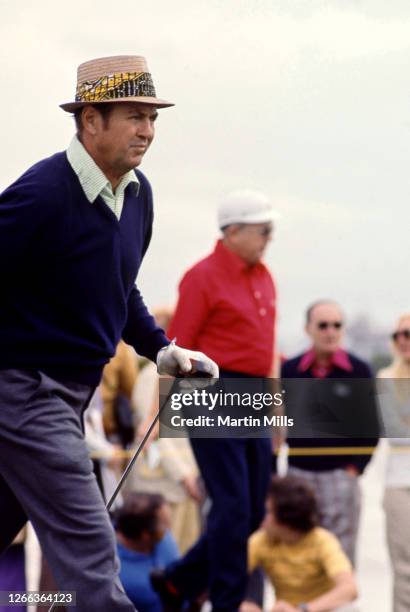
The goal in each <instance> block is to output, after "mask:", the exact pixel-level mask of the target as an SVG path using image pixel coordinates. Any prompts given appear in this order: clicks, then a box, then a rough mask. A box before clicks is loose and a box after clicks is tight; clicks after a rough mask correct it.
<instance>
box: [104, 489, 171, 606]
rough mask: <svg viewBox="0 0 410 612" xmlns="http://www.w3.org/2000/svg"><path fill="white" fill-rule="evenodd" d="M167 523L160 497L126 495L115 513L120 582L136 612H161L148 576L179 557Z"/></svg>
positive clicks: (166, 515) (162, 499) (167, 517)
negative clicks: (153, 570)
mask: <svg viewBox="0 0 410 612" xmlns="http://www.w3.org/2000/svg"><path fill="white" fill-rule="evenodd" d="M169 522H170V519H169V511H168V508H167V505H166V503H165V501H164V498H163V497H162V495H153V494H148V493H129V494H128V495H127V496H126V497H125V500H124V504H123V505H122V506H121V508H119V509H118V510H117V511H116V513H115V530H116V535H117V546H118V556H119V558H120V562H121V570H120V579H121V582H122V584H123V587H124V589H125V592H126V593H127V595H128V597H129V598H130V599H131V601H132V603H133V604H134V605H135V606H136V608H137V609H138V611H139V612H162V606H161V603H160V599H159V596H158V595H157V593H155V591H154V590H153V589H152V587H151V583H150V578H149V574H150V571H151V570H152V569H154V568H156V569H157V568H161V567H164V566H166V565H167V564H168V563H171V561H175V560H176V559H177V558H178V556H179V553H178V548H177V545H176V543H175V540H174V538H173V537H172V535H171V533H170V531H169Z"/></svg>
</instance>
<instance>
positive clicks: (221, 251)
mask: <svg viewBox="0 0 410 612" xmlns="http://www.w3.org/2000/svg"><path fill="white" fill-rule="evenodd" d="M214 256H215V257H216V258H217V260H218V262H219V263H220V264H221V265H222V266H224V267H227V268H229V269H230V270H231V271H232V272H234V273H237V274H241V273H242V272H256V271H259V270H265V265H264V264H263V263H262V262H261V261H259V262H258V263H256V264H255V265H253V266H250V265H249V264H247V263H246V261H244V260H243V259H241V258H240V257H239V255H237V254H236V253H234V252H233V251H230V250H229V249H228V248H227V247H226V246H225V245H224V243H223V241H222V239H220V240H218V242H217V243H216V245H215V249H214Z"/></svg>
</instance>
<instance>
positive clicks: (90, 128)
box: [81, 106, 101, 136]
mask: <svg viewBox="0 0 410 612" xmlns="http://www.w3.org/2000/svg"><path fill="white" fill-rule="evenodd" d="M81 119H82V125H83V130H84V131H85V132H87V133H88V134H90V135H91V136H95V134H96V133H97V131H98V121H99V120H100V119H101V116H100V113H99V112H98V111H97V110H96V109H95V108H94V107H93V106H84V108H83V111H82V115H81Z"/></svg>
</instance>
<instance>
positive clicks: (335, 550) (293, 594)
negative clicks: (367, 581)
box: [249, 527, 352, 606]
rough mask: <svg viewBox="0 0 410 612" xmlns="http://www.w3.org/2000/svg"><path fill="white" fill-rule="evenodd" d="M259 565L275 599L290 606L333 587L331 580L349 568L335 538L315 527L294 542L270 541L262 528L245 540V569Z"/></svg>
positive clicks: (310, 598) (312, 597) (349, 564)
mask: <svg viewBox="0 0 410 612" xmlns="http://www.w3.org/2000/svg"><path fill="white" fill-rule="evenodd" d="M255 567H261V568H262V569H263V570H264V571H265V573H266V575H267V576H268V577H269V578H270V580H271V581H272V584H273V586H274V588H275V593H276V598H277V599H283V600H285V601H287V602H289V603H291V604H292V605H294V606H297V605H298V604H300V603H302V602H309V601H311V600H312V599H315V598H316V597H319V596H320V595H323V594H324V593H326V592H327V591H329V590H330V589H331V588H333V587H334V582H333V580H332V579H334V578H335V576H337V575H338V574H340V573H342V572H349V571H351V570H352V566H351V563H350V561H349V559H348V558H347V556H346V555H345V553H344V552H343V550H342V548H341V546H340V544H339V541H338V539H337V538H336V537H335V536H334V535H333V534H332V533H330V532H329V531H327V530H326V529H323V528H322V527H315V528H314V529H312V530H311V531H309V532H308V533H307V534H306V535H305V536H303V537H302V538H301V539H300V540H299V541H298V542H296V543H294V544H286V543H284V542H280V541H278V540H273V539H271V538H270V537H269V535H268V534H267V533H266V531H264V530H260V531H257V532H256V533H254V534H253V535H252V536H251V538H250V540H249V569H250V571H252V570H253V569H254V568H255Z"/></svg>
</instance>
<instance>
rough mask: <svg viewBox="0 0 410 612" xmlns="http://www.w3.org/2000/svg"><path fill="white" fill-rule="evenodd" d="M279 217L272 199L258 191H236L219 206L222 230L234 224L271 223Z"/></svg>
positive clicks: (219, 221) (219, 219) (219, 222)
mask: <svg viewBox="0 0 410 612" xmlns="http://www.w3.org/2000/svg"><path fill="white" fill-rule="evenodd" d="M278 217H279V214H278V213H277V212H276V211H275V210H274V209H273V206H272V202H271V201H270V199H269V198H268V197H267V196H266V195H264V194H263V193H259V192H258V191H248V190H242V191H234V192H233V193H230V194H229V195H228V196H227V197H226V198H224V199H223V200H222V201H221V202H220V203H219V206H218V225H219V228H220V229H222V228H223V227H226V226H227V225H231V224H232V223H269V221H274V220H275V219H278Z"/></svg>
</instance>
